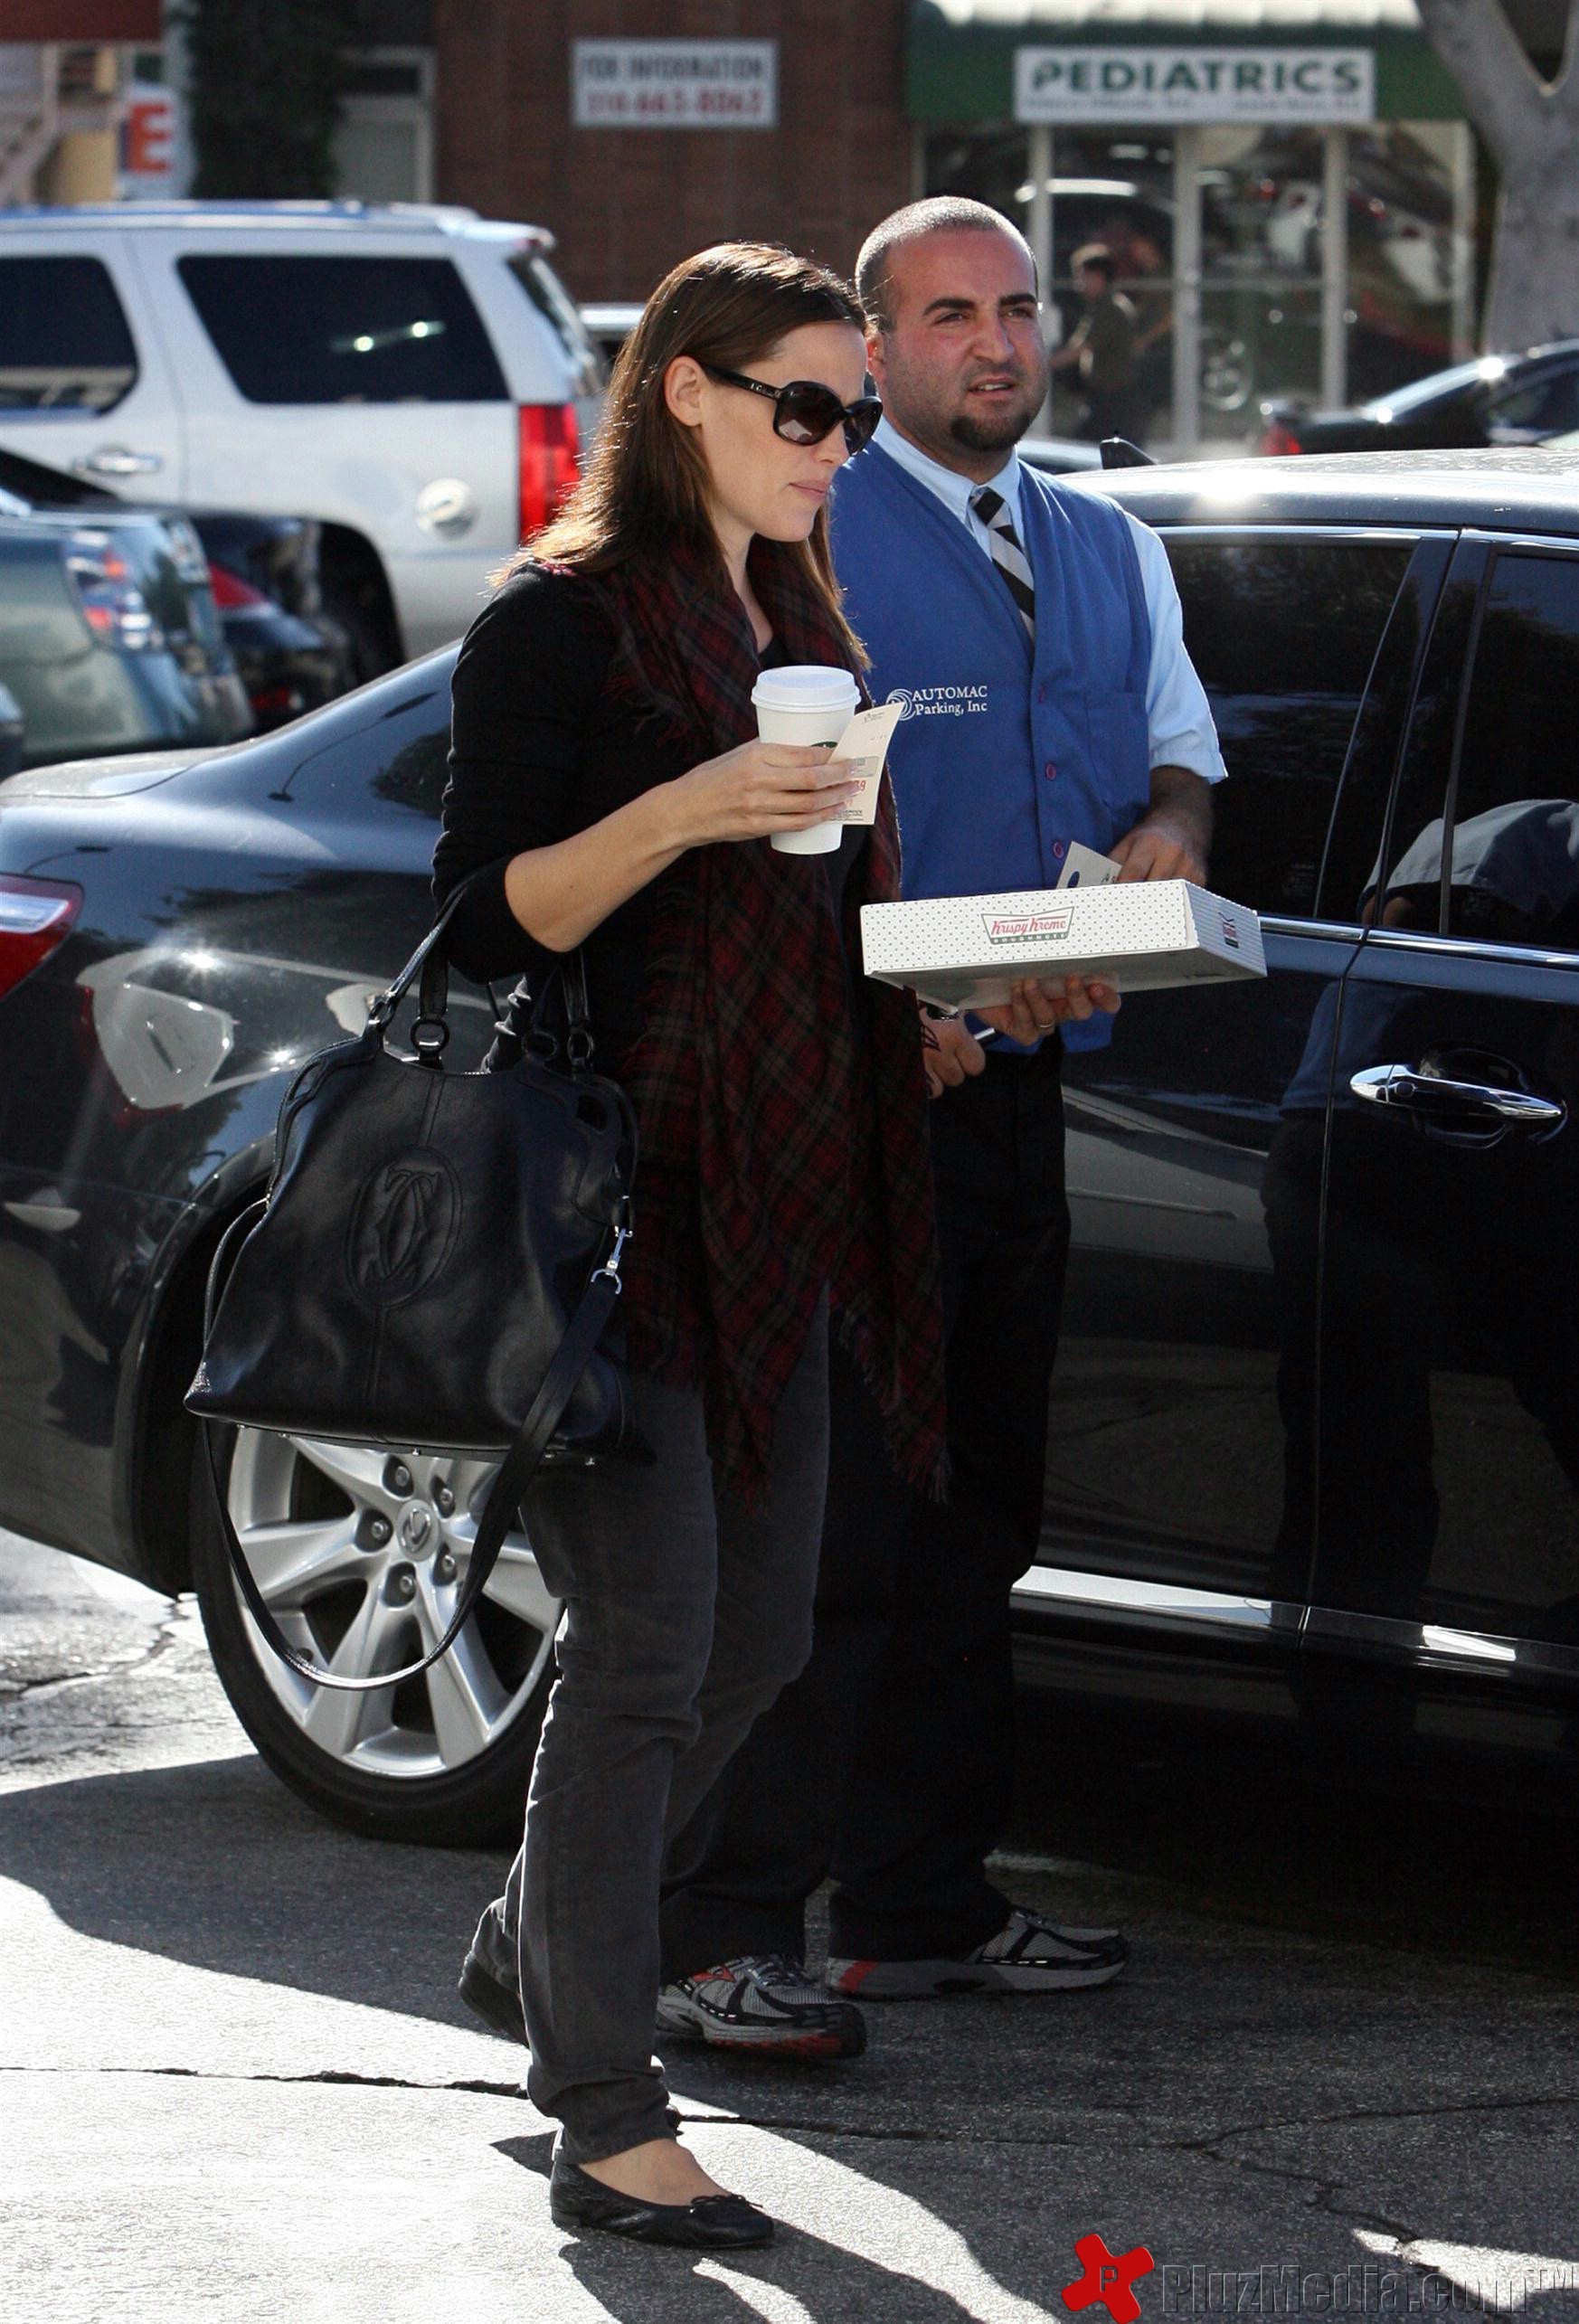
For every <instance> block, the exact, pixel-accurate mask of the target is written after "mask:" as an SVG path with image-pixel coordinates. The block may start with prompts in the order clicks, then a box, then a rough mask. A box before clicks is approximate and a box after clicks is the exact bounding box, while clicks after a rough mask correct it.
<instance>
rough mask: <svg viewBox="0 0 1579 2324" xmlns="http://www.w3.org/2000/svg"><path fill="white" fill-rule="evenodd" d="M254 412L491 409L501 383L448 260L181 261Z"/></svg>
mask: <svg viewBox="0 0 1579 2324" xmlns="http://www.w3.org/2000/svg"><path fill="white" fill-rule="evenodd" d="M180 273H181V279H182V281H183V282H184V284H185V286H186V288H187V291H188V292H189V294H190V296H191V298H192V302H193V304H194V307H196V309H197V311H198V314H199V315H200V316H202V318H203V326H204V327H205V329H206V330H207V332H208V335H209V336H210V338H211V339H212V340H213V343H214V345H215V346H216V347H217V348H218V349H219V352H220V355H221V358H222V361H223V363H224V366H225V369H226V370H227V371H228V372H229V373H230V375H231V377H232V380H233V381H234V382H235V383H236V385H237V387H238V388H239V389H240V390H241V393H242V394H243V395H244V396H245V397H246V399H247V401H248V402H249V403H411V402H416V403H488V402H505V401H506V400H507V393H506V386H505V380H504V374H503V373H501V371H500V369H499V365H498V360H497V358H496V355H495V354H494V351H493V347H492V345H490V343H489V340H488V337H487V333H486V332H485V330H484V329H483V326H482V322H481V319H480V317H479V316H478V315H477V309H476V307H474V306H473V305H472V303H471V299H470V297H469V295H468V291H467V288H466V285H465V284H464V283H463V282H462V281H461V279H460V277H459V275H458V274H457V273H456V271H455V269H454V268H453V267H452V266H451V265H450V263H449V260H448V259H370V258H310V257H309V258H248V257H235V258H184V259H183V260H181V261H180Z"/></svg>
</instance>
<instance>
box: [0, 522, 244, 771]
mask: <svg viewBox="0 0 1579 2324" xmlns="http://www.w3.org/2000/svg"><path fill="white" fill-rule="evenodd" d="M0 608H3V609H4V619H3V621H0V684H3V685H5V687H6V688H7V689H8V691H9V693H10V694H11V696H12V697H13V698H14V707H15V709H16V711H17V712H18V713H19V714H20V718H21V722H22V738H21V752H22V760H23V763H24V765H25V766H37V765H40V764H42V763H43V761H44V760H51V759H72V758H80V757H81V756H83V755H84V754H85V753H87V752H90V751H137V750H144V751H146V750H147V749H149V748H150V747H153V746H156V745H165V744H170V745H176V746H179V745H181V744H184V743H193V742H230V741H231V740H232V738H233V737H235V736H237V735H241V734H245V733H247V732H249V731H250V729H251V718H250V716H249V713H248V705H247V697H246V694H244V692H243V691H242V688H241V681H240V679H239V677H238V675H237V673H236V665H235V661H234V659H233V657H232V654H231V651H230V648H229V646H228V645H227V643H226V641H225V636H224V631H223V628H222V624H221V621H220V618H219V614H218V612H217V610H216V609H215V605H214V600H213V588H212V585H211V582H210V578H209V570H208V562H207V560H206V558H205V557H204V555H203V548H202V544H201V543H200V542H199V541H198V538H197V535H196V534H195V532H194V530H193V527H192V525H191V524H190V523H189V522H188V521H187V519H186V518H185V517H184V516H183V515H180V514H179V512H176V511H156V510H151V509H137V508H128V507H126V506H125V505H122V504H117V505H115V506H114V507H113V508H109V509H104V510H99V509H93V510H76V509H60V510H56V509H43V510H40V509H36V508H34V507H33V506H31V505H29V504H28V503H27V502H25V501H23V500H20V499H18V498H16V497H15V496H14V495H13V494H11V493H10V492H8V491H6V490H5V487H4V484H3V483H0Z"/></svg>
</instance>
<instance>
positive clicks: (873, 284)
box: [856, 194, 1040, 331]
mask: <svg viewBox="0 0 1579 2324" xmlns="http://www.w3.org/2000/svg"><path fill="white" fill-rule="evenodd" d="M927 234H1007V236H1008V237H1009V239H1010V241H1016V242H1018V244H1019V246H1020V248H1021V249H1022V250H1024V252H1025V254H1026V258H1027V259H1029V260H1030V262H1031V279H1032V281H1033V282H1035V280H1036V259H1035V252H1034V251H1033V250H1032V248H1031V246H1030V244H1029V242H1027V241H1026V238H1025V236H1024V234H1022V233H1021V231H1020V230H1019V228H1018V227H1017V226H1016V224H1015V222H1014V220H1013V219H1012V218H1006V217H1005V215H1004V213H1003V212H1002V211H1001V210H994V209H992V208H990V207H989V206H988V203H985V202H969V201H967V200H966V198H965V196H964V195H963V194H929V195H928V197H927V199H926V200H925V201H924V202H907V203H905V205H904V208H903V210H895V211H894V213H892V215H891V216H889V217H887V218H884V221H883V222H882V224H881V225H878V226H874V227H873V229H872V231H871V232H870V233H869V234H868V235H867V237H866V239H865V241H864V242H863V243H862V245H861V255H860V257H859V258H858V259H857V260H856V293H857V295H858V297H859V298H860V301H861V304H862V306H863V307H865V310H866V312H867V314H868V316H870V317H871V319H872V321H873V322H874V323H875V325H876V326H877V328H878V329H879V330H880V331H892V330H893V328H894V281H893V269H894V253H895V251H896V250H902V249H903V247H904V245H905V244H906V243H907V242H919V241H922V238H923V237H924V236H925V235H927ZM1038 288H1040V286H1039V285H1038Z"/></svg>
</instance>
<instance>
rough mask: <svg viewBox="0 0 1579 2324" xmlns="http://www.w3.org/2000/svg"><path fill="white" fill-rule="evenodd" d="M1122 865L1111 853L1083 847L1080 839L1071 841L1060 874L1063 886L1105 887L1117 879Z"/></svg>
mask: <svg viewBox="0 0 1579 2324" xmlns="http://www.w3.org/2000/svg"><path fill="white" fill-rule="evenodd" d="M1121 869H1122V866H1121V865H1120V864H1115V863H1114V861H1113V859H1112V857H1111V855H1098V854H1097V851H1096V849H1095V848H1094V847H1083V846H1081V844H1080V842H1079V840H1078V839H1072V840H1071V841H1070V843H1069V853H1068V855H1066V856H1065V857H1064V869H1063V871H1062V872H1060V874H1058V884H1059V886H1060V887H1061V888H1105V887H1106V886H1107V884H1108V883H1109V881H1110V880H1116V879H1117V878H1118V876H1119V874H1120V870H1121Z"/></svg>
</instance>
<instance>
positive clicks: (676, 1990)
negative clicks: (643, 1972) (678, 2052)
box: [657, 1953, 866, 2058]
mask: <svg viewBox="0 0 1579 2324" xmlns="http://www.w3.org/2000/svg"><path fill="white" fill-rule="evenodd" d="M657 2029H658V2032H659V2034H660V2035H663V2034H680V2035H685V2036H688V2037H690V2038H692V2039H695V2038H697V2037H700V2039H701V2040H703V2041H704V2042H710V2043H712V2044H713V2045H714V2046H715V2047H717V2048H719V2049H732V2050H739V2051H742V2052H744V2053H745V2054H746V2055H750V2056H752V2057H795V2058H853V2057H859V2055H860V2054H861V2052H862V2051H863V2050H864V2049H865V2046H866V2024H865V2018H864V2017H862V2015H861V2013H860V2011H859V2010H858V2009H857V2008H856V2006H855V2004H854V2003H853V2002H851V2001H846V2000H843V1999H841V1998H840V1997H839V1995H837V1993H830V1992H829V1990H828V1989H827V1986H826V1985H819V1984H818V1982H817V1979H815V1978H813V1977H809V1976H808V1974H807V1971H806V1969H805V1966H804V1964H803V1963H802V1962H800V1961H798V1960H790V1959H789V1955H788V1954H786V1953H749V1954H743V1955H742V1957H741V1958H740V1959H739V1960H726V1961H721V1962H720V1963H719V1964H718V1966H717V1967H716V1968H715V1969H703V1970H697V1972H696V1974H695V1977H681V1978H676V1980H675V1982H674V1983H673V1984H672V1985H666V1986H665V1987H664V1989H663V1990H662V1992H661V1993H660V1994H659V1995H658V2008H657Z"/></svg>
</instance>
